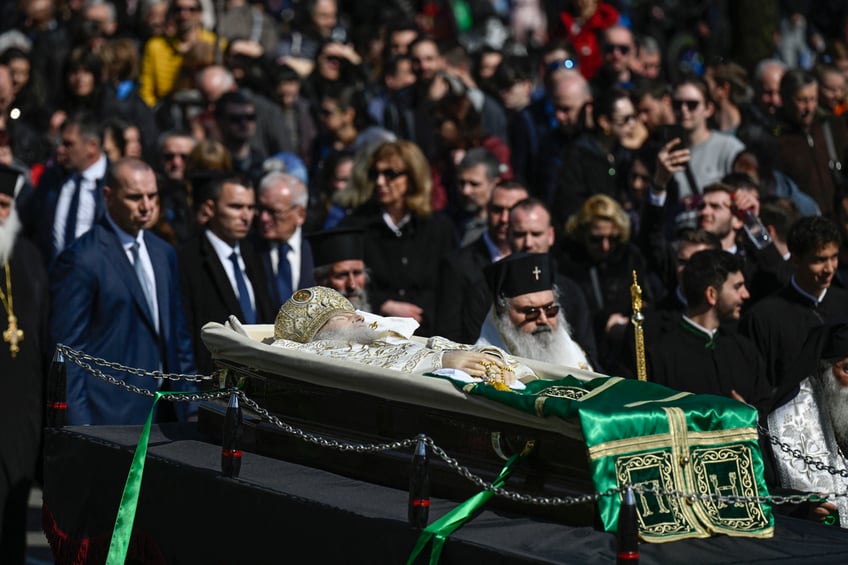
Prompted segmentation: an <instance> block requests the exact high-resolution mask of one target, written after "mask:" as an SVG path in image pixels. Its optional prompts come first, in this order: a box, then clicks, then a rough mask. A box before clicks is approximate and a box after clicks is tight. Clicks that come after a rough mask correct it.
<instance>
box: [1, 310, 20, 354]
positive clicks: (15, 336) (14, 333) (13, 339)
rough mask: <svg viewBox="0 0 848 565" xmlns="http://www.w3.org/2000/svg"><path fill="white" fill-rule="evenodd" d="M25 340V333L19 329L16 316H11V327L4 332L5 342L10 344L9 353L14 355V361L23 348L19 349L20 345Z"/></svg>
mask: <svg viewBox="0 0 848 565" xmlns="http://www.w3.org/2000/svg"><path fill="white" fill-rule="evenodd" d="M23 339H24V331H23V330H21V329H18V319H17V318H16V317H15V316H14V315H9V327H8V328H6V331H4V332H3V341H6V342H8V343H9V344H10V345H9V352H10V353H11V354H12V359H14V358H15V355H17V354H18V351H20V350H21V348H20V347H18V343H20V342H21V341H23Z"/></svg>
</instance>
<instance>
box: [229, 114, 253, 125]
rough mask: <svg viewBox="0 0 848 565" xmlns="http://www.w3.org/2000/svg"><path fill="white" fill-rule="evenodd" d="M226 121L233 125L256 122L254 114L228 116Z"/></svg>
mask: <svg viewBox="0 0 848 565" xmlns="http://www.w3.org/2000/svg"><path fill="white" fill-rule="evenodd" d="M227 119H228V120H229V121H230V122H232V123H234V124H241V123H245V122H254V121H256V114H255V113H253V114H249V113H248V114H230V115H228V116H227Z"/></svg>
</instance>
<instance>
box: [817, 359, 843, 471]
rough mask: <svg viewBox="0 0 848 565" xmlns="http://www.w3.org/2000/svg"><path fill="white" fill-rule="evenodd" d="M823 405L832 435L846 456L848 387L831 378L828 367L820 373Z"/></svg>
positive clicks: (830, 369)
mask: <svg viewBox="0 0 848 565" xmlns="http://www.w3.org/2000/svg"><path fill="white" fill-rule="evenodd" d="M821 382H822V385H823V395H824V403H825V404H826V406H827V410H828V412H830V423H831V426H833V435H834V436H836V443H838V444H839V447H840V449H842V453H843V454H845V455H848V387H846V386H842V384H841V383H840V382H839V381H838V380H837V379H836V377H834V376H833V367H832V366H831V367H828V368H827V370H826V371H824V372H823V373H822V376H821Z"/></svg>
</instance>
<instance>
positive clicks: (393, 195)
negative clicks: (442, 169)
mask: <svg viewBox="0 0 848 565" xmlns="http://www.w3.org/2000/svg"><path fill="white" fill-rule="evenodd" d="M368 183H369V184H370V185H371V186H370V189H371V192H372V196H371V199H370V200H369V201H368V202H366V203H365V204H363V205H362V206H360V207H359V208H357V209H356V210H354V211H353V213H352V214H351V215H350V216H348V217H347V218H346V219H345V220H344V221H343V222H342V225H345V226H357V227H361V228H363V229H364V230H365V265H366V266H367V267H368V269H369V270H370V271H371V275H372V276H371V288H370V289H369V295H370V296H371V299H372V305H373V307H374V311H375V312H376V313H379V314H382V315H384V316H405V317H410V318H415V320H417V321H418V322H419V323H420V324H421V327H420V329H419V330H418V332H417V334H418V335H423V336H428V335H431V334H432V332H433V328H434V327H435V324H434V321H435V320H434V317H435V313H436V286H437V279H438V276H439V263H440V261H441V258H442V256H443V255H444V254H445V253H447V252H448V251H450V250H452V249H453V248H454V247H455V246H456V241H455V237H454V229H453V224H452V223H451V221H450V220H449V219H448V218H447V217H445V216H443V215H441V214H438V213H434V212H433V209H432V206H431V204H430V196H431V193H432V190H433V181H432V176H431V173H430V166H429V165H428V163H427V159H426V158H425V157H424V154H423V153H422V152H421V150H420V149H419V148H418V146H417V145H415V144H414V143H412V142H411V141H391V142H388V143H384V144H382V145H380V146H379V147H378V148H377V149H376V150H375V151H374V153H373V154H372V155H371V157H370V158H369V160H368Z"/></svg>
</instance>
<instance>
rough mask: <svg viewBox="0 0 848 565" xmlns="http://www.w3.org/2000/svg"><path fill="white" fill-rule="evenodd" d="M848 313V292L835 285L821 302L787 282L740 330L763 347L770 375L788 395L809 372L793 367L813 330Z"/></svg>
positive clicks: (759, 305) (779, 390)
mask: <svg viewBox="0 0 848 565" xmlns="http://www.w3.org/2000/svg"><path fill="white" fill-rule="evenodd" d="M847 316H848V291H846V290H844V289H841V288H837V287H831V288H829V289H828V290H827V293H826V294H825V296H824V298H823V299H822V301H821V302H818V303H816V302H814V301H813V300H812V299H811V298H810V297H808V296H805V295H803V294H801V293H800V292H798V290H797V289H796V288H795V287H794V286H793V285H792V284H788V285H786V286H785V287H784V288H783V289H782V290H780V291H779V292H777V293H775V294H773V295H771V296H769V297H767V298H764V299H763V300H761V301H760V302H758V303H757V304H755V305H754V306H753V307H752V308H751V310H750V311H749V312H747V313H746V314H745V315H744V316H743V317H742V321H741V322H740V324H739V332H740V333H741V334H743V335H745V336H746V337H748V338H749V339H750V340H751V341H753V342H754V344H755V345H756V346H757V349H759V351H760V354H761V355H762V356H763V360H764V361H765V363H766V377H767V378H768V380H769V383H770V384H771V386H772V387H773V388H775V389H776V390H777V393H776V394H777V395H778V396H785V395H786V394H787V393H788V392H789V391H791V390H792V389H794V388H795V387H796V386H797V384H798V383H800V382H801V381H802V380H804V379H805V378H806V377H807V376H808V375H804V374H792V373H793V371H792V366H793V364H794V363H795V361H796V360H797V357H798V355H799V354H800V353H801V348H802V347H803V345H804V341H806V339H807V335H808V334H809V333H810V330H811V329H813V328H814V327H816V326H820V325H822V324H825V323H828V322H834V321H838V320H840V319H844V318H845V317H847Z"/></svg>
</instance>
